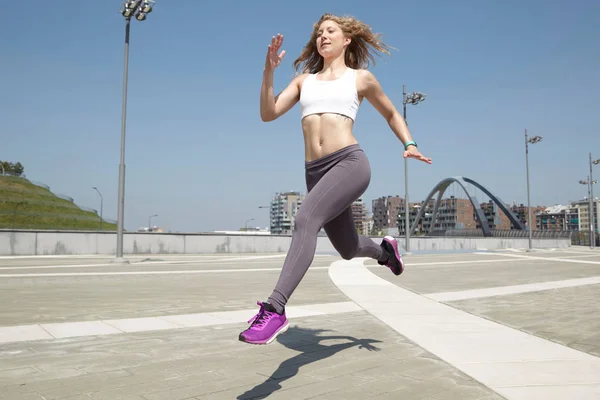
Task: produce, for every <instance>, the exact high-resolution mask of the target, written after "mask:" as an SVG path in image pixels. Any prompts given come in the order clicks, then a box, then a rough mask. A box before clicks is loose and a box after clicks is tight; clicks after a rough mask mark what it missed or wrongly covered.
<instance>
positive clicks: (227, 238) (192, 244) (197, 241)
mask: <svg viewBox="0 0 600 400" xmlns="http://www.w3.org/2000/svg"><path fill="white" fill-rule="evenodd" d="M372 239H373V240H374V241H375V242H376V243H380V242H381V238H377V237H374V238H372ZM290 242H291V236H280V235H251V234H240V235H234V234H213V233H203V234H174V233H133V232H132V233H125V234H124V235H123V253H124V254H199V253H279V252H286V251H287V250H288V248H289V246H290ZM532 243H533V247H535V248H565V247H570V246H571V241H570V239H543V238H540V239H533V242H532ZM399 244H400V246H401V247H403V246H404V240H403V239H402V238H400V240H399ZM410 246H411V251H452V250H477V249H480V250H483V249H488V250H494V249H506V248H521V249H522V248H527V247H528V239H527V238H481V237H478V238H470V237H414V238H411V242H410ZM116 249H117V234H116V233H114V232H106V233H104V232H64V231H56V232H54V231H7V230H5V231H0V255H3V256H9V255H13V256H21V255H23V256H25V255H76V254H81V255H83V254H115V253H116ZM317 252H327V253H330V252H335V249H334V247H333V246H332V244H331V242H330V241H329V239H328V238H327V237H326V236H319V238H318V241H317Z"/></svg>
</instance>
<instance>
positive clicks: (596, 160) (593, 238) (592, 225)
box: [590, 153, 600, 248]
mask: <svg viewBox="0 0 600 400" xmlns="http://www.w3.org/2000/svg"><path fill="white" fill-rule="evenodd" d="M598 164H600V158H596V159H595V160H594V159H592V153H590V181H591V182H592V183H590V199H591V202H590V204H591V205H592V206H591V208H590V210H591V211H590V212H591V217H590V218H591V219H592V222H591V224H590V225H591V230H592V240H591V242H592V248H594V247H596V230H598V224H594V215H596V216H597V215H598V214H599V213H598V207H594V206H595V205H597V204H594V202H595V200H594V182H598V181H594V178H593V171H592V165H598ZM594 209H596V210H595V211H596V212H594ZM596 219H598V222H599V223H600V218H596Z"/></svg>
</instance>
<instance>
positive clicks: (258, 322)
mask: <svg viewBox="0 0 600 400" xmlns="http://www.w3.org/2000/svg"><path fill="white" fill-rule="evenodd" d="M257 304H258V305H259V306H260V310H259V311H258V313H257V314H256V315H255V316H254V317H252V318H250V319H249V320H248V323H249V324H252V325H253V326H259V327H262V326H263V325H264V324H265V323H266V322H267V321H268V320H269V314H270V313H269V312H268V311H267V310H265V306H264V305H263V304H262V303H261V302H258V303H257Z"/></svg>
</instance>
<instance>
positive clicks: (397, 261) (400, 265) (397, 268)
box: [377, 236, 404, 275]
mask: <svg viewBox="0 0 600 400" xmlns="http://www.w3.org/2000/svg"><path fill="white" fill-rule="evenodd" d="M381 247H383V248H384V249H385V251H387V253H388V254H389V255H390V258H388V260H387V261H377V262H378V263H379V265H385V266H387V267H388V268H389V269H390V270H392V272H393V273H394V275H400V274H401V273H402V272H404V262H403V261H402V257H400V253H399V252H398V242H397V241H396V239H394V238H393V237H392V236H386V237H384V238H383V241H382V242H381Z"/></svg>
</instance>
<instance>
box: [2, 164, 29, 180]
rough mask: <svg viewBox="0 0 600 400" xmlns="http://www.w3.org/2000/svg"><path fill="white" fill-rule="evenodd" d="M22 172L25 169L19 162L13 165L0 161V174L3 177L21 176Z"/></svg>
mask: <svg viewBox="0 0 600 400" xmlns="http://www.w3.org/2000/svg"><path fill="white" fill-rule="evenodd" d="M24 171H25V168H24V167H23V164H21V163H20V162H19V161H17V162H16V163H14V164H13V163H11V162H8V161H0V173H2V174H3V175H15V176H21V175H23V172H24Z"/></svg>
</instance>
